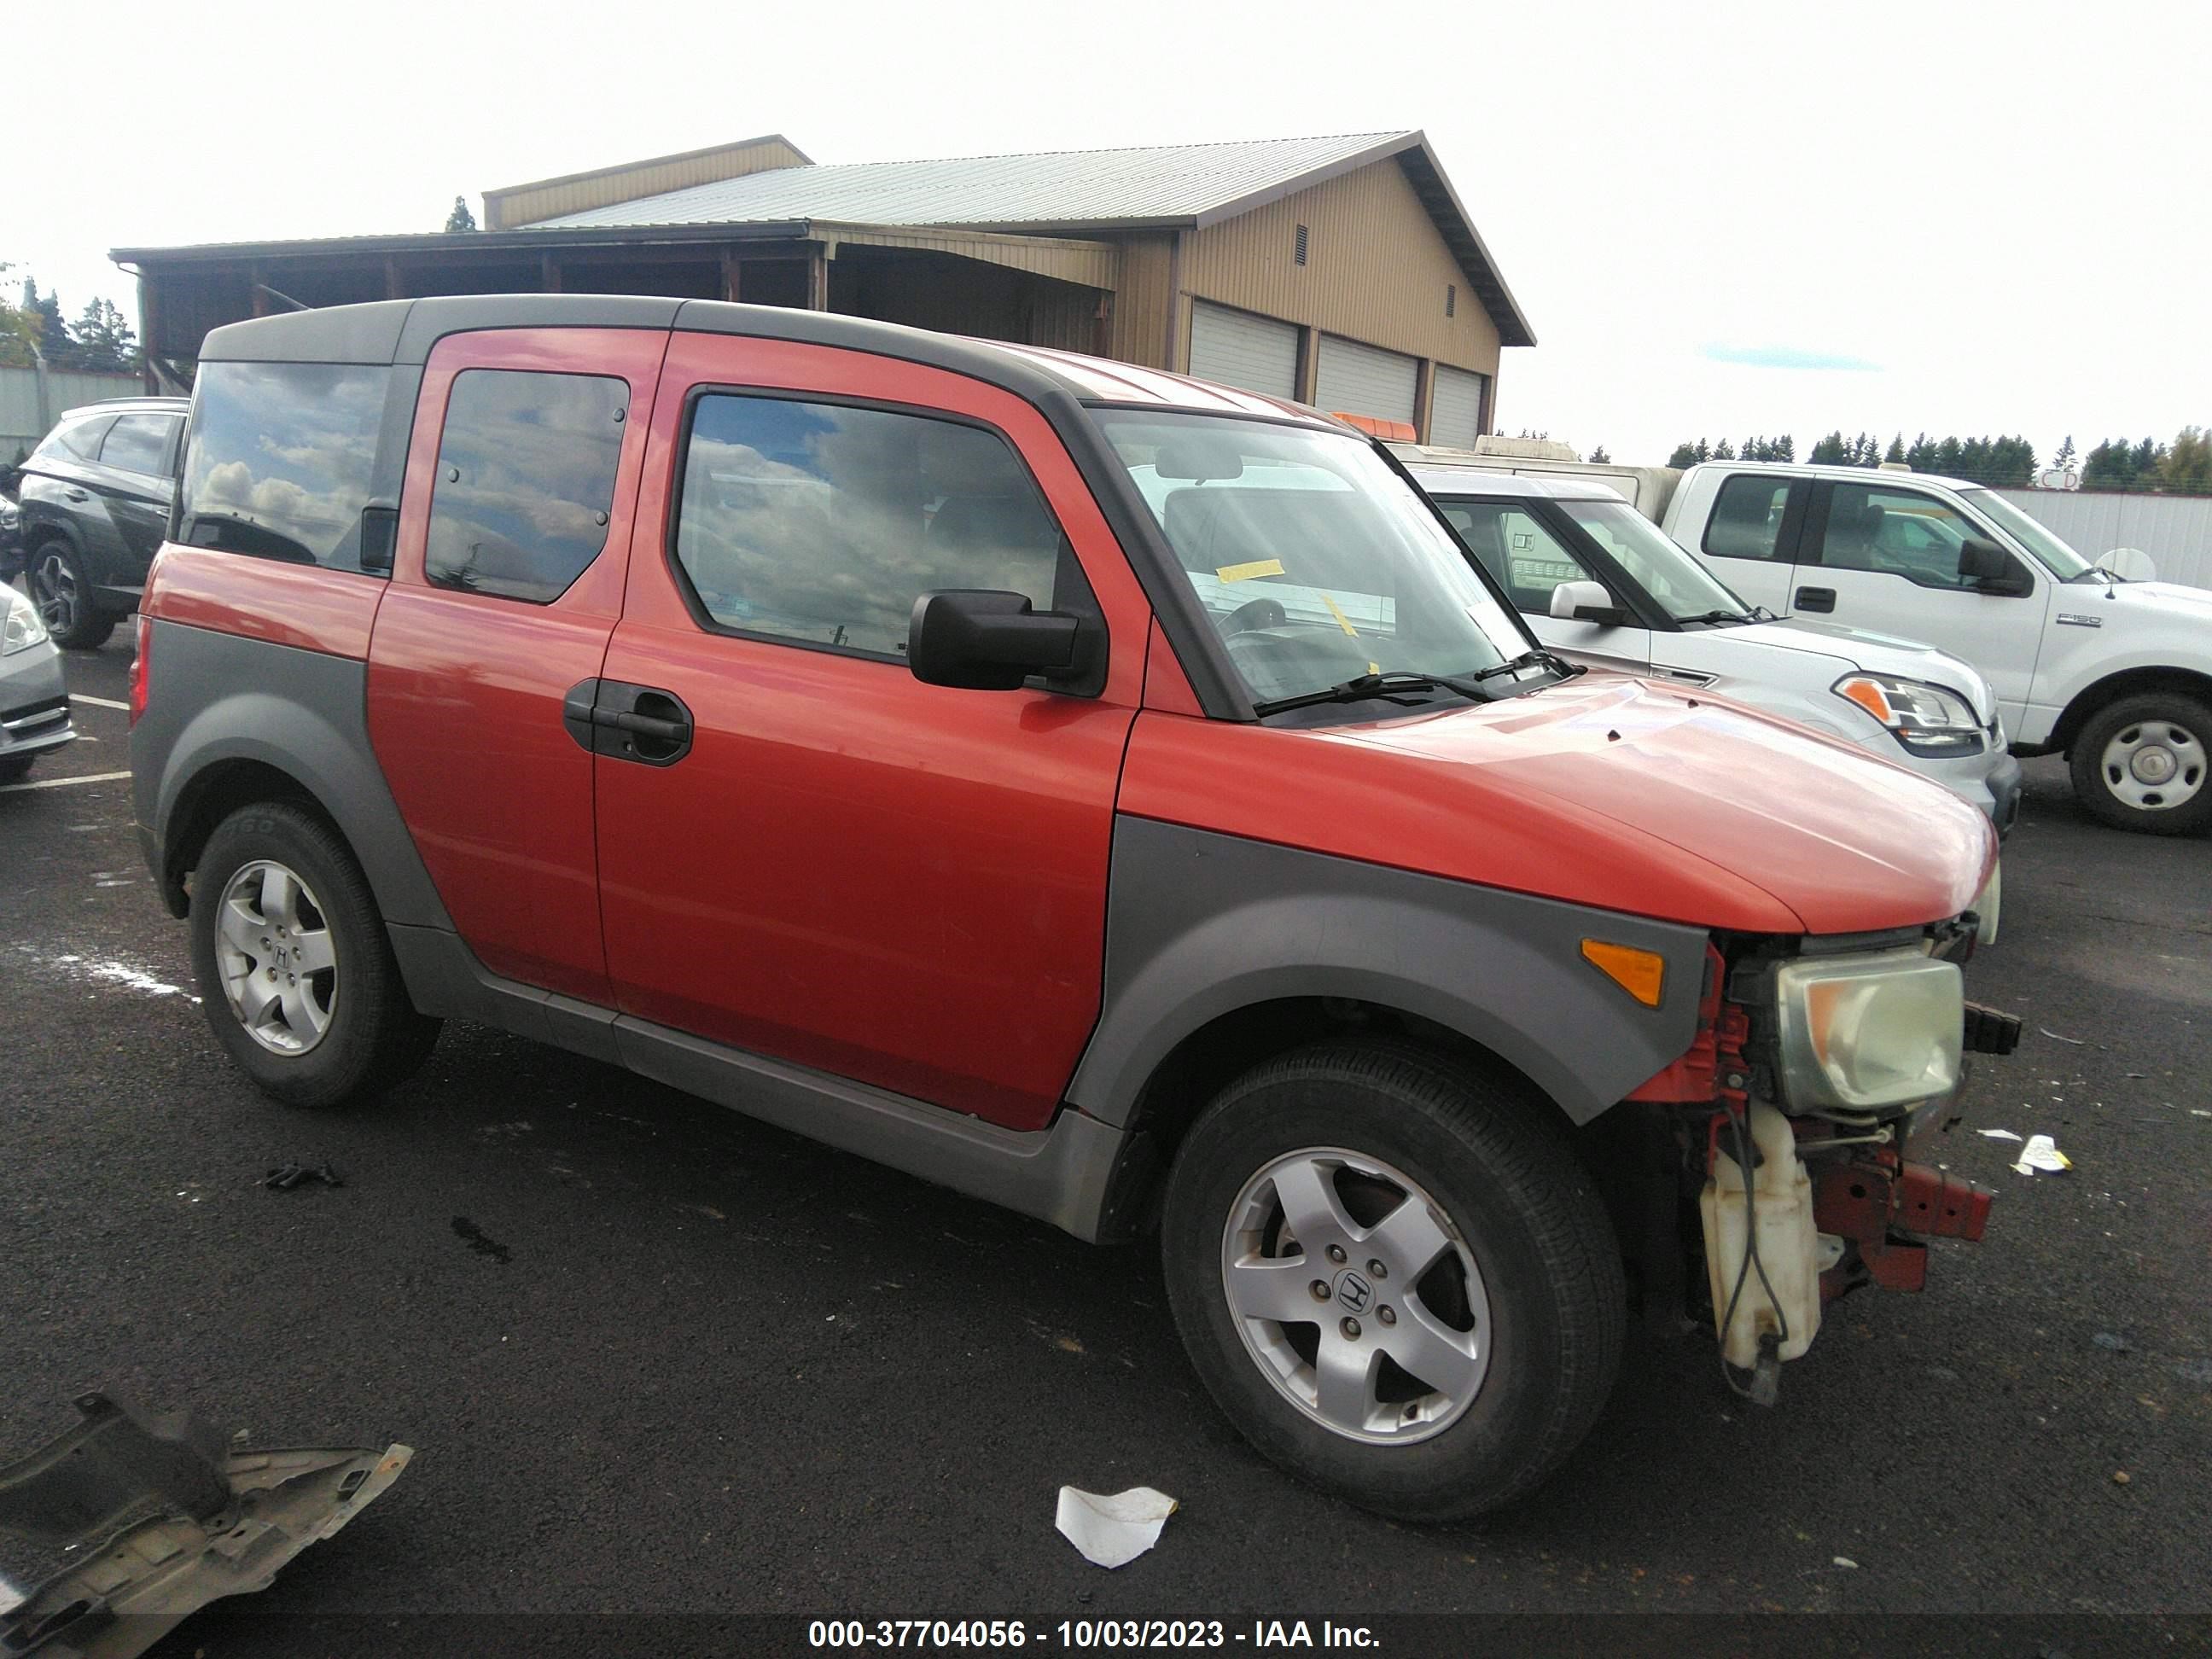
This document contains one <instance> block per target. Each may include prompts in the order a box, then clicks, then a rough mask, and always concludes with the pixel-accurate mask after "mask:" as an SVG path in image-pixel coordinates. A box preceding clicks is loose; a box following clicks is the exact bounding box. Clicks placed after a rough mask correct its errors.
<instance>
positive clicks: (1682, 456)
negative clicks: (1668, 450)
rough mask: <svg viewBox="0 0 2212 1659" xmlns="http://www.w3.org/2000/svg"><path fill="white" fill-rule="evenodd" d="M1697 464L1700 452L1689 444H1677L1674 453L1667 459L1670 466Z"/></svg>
mask: <svg viewBox="0 0 2212 1659" xmlns="http://www.w3.org/2000/svg"><path fill="white" fill-rule="evenodd" d="M1697 464H1698V452H1697V451H1696V450H1694V449H1692V448H1691V447H1690V446H1689V445H1687V444H1676V445H1675V446H1674V453H1673V454H1671V455H1669V456H1668V458H1667V465H1669V466H1695V465H1697Z"/></svg>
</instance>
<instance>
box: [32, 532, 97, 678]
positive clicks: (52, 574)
mask: <svg viewBox="0 0 2212 1659" xmlns="http://www.w3.org/2000/svg"><path fill="white" fill-rule="evenodd" d="M31 601H32V603H33V604H34V605H37V606H38V607H39V615H40V617H41V618H43V619H44V620H45V622H46V631H47V632H48V633H49V634H52V635H53V636H54V643H55V644H56V645H58V646H60V647H63V648H64V649H65V650H70V651H91V650H95V649H97V648H98V647H100V646H102V645H104V644H106V641H107V636H108V635H110V634H112V633H113V632H114V631H115V624H116V622H117V621H118V618H117V617H116V615H115V613H114V612H113V611H103V610H101V609H100V604H99V599H98V596H97V594H96V593H95V592H94V588H93V585H92V579H91V578H90V577H89V576H88V575H86V574H85V570H84V561H83V560H82V559H80V558H78V557H77V555H76V549H75V548H73V547H71V546H70V544H68V543H67V542H64V541H58V540H57V541H51V542H48V543H47V544H46V545H45V546H43V547H41V548H40V549H39V550H38V551H37V552H35V553H33V555H32V556H31Z"/></svg>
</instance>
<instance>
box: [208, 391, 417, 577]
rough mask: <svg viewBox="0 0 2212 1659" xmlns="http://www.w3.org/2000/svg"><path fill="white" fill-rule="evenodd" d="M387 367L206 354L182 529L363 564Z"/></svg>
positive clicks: (279, 553)
mask: <svg viewBox="0 0 2212 1659" xmlns="http://www.w3.org/2000/svg"><path fill="white" fill-rule="evenodd" d="M391 379H392V371H391V370H390V369H389V368H363V367H361V366H359V365H356V364H348V363H206V364H203V365H202V366H201V368H200V371H199V374H198V376H197V379H196V380H195V381H194V385H193V393H192V421H191V437H190V439H189V440H188V453H186V455H185V481H184V491H183V497H182V501H181V503H180V507H179V520H178V522H179V532H180V535H181V538H182V539H183V540H185V541H186V542H188V543H190V544H191V545H193V546H195V547H215V548H221V549H222V550H224V551H226V552H230V553H246V554H250V555H252V556H255V557H258V558H264V559H282V560H283V561H285V562H288V563H291V564H317V565H322V566H324V567H325V568H329V569H332V570H359V569H360V568H361V509H362V507H363V506H365V505H366V504H367V502H368V491H369V478H370V475H371V471H372V469H373V468H374V465H375V464H376V437H377V428H378V425H379V423H380V422H381V421H382V419H383V416H384V393H385V388H386V386H388V385H389V384H390V382H391Z"/></svg>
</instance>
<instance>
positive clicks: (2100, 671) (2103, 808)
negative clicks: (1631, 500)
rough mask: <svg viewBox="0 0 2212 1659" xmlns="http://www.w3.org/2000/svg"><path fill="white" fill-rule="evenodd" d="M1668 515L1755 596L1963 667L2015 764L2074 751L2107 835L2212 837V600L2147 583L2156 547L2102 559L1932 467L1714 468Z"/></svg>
mask: <svg viewBox="0 0 2212 1659" xmlns="http://www.w3.org/2000/svg"><path fill="white" fill-rule="evenodd" d="M1643 505H1644V506H1645V507H1646V510H1647V511H1652V512H1655V513H1656V510H1657V508H1656V505H1655V504H1652V503H1649V502H1647V503H1644V504H1643ZM1664 523H1665V526H1666V529H1667V532H1668V534H1669V535H1671V536H1672V537H1673V538H1674V540H1676V541H1677V542H1679V543H1680V544H1682V545H1683V546H1684V547H1686V548H1688V549H1689V550H1691V551H1692V552H1693V553H1695V554H1697V555H1698V556H1699V558H1700V559H1701V560H1703V561H1704V562H1705V566H1706V568H1708V569H1710V570H1711V571H1713V572H1714V573H1715V574H1717V575H1721V576H1723V578H1724V579H1725V580H1726V581H1727V582H1728V584H1729V586H1731V587H1733V588H1734V589H1735V590H1736V591H1737V592H1740V593H1741V594H1743V595H1744V597H1745V598H1747V599H1750V600H1752V601H1753V602H1754V603H1756V604H1759V605H1766V606H1768V607H1769V608H1771V609H1772V610H1773V611H1777V612H1779V613H1781V614H1783V615H1784V616H1789V617H1793V618H1802V617H1804V616H1805V615H1806V614H1807V613H1808V612H1809V613H1813V614H1814V615H1815V616H1817V617H1820V618H1821V619H1823V620H1826V619H1829V618H1832V619H1833V620H1834V621H1836V622H1838V623H1849V624H1850V625H1851V626H1853V627H1856V628H1871V629H1882V630H1884V631H1887V632H1893V633H1897V634H1900V635H1908V636H1910V637H1912V638H1917V639H1924V640H1934V641H1937V642H1938V643H1940V644H1941V645H1942V646H1943V647H1944V648H1945V649H1947V650H1948V651H1952V652H1955V653H1957V654H1958V655H1960V656H1961V657H1964V658H1965V659H1966V660H1967V661H1968V662H1971V663H1972V664H1973V665H1974V666H1975V667H1977V668H1978V669H1980V670H1981V671H1982V672H1983V673H1984V674H1985V675H1987V676H1988V677H1989V680H1990V684H1991V686H1993V687H1994V688H1995V690H1996V696H1997V706H1998V708H2000V709H2001V710H2002V714H2003V717H2004V724H2005V726H2006V729H2007V730H2008V731H2009V732H2011V734H2012V740H2013V748H2014V752H2015V754H2021V755H2043V754H2051V753H2053V752H2063V753H2064V754H2065V755H2066V757H2068V759H2069V762H2070V763H2071V764H2072V772H2073V779H2074V788H2075V793H2076V794H2077V795H2078V796H2079V797H2080V798H2081V802H2082V804H2083V805H2085V806H2086V807H2087V808H2088V810H2089V811H2092V812H2093V813H2095V814H2096V815H2097V816H2098V817H2100V818H2102V819H2104V820H2105V821H2106V823H2111V824H2114V825H2117V826H2118V827H2119V828H2121V829H2140V830H2147V831H2149V832H2151V833H2154V834H2162V835H2179V834H2185V833H2187V832H2190V831H2192V830H2198V829H2204V828H2205V827H2206V826H2208V825H2212V759H2208V754H2207V750H2208V747H2212V592H2207V591H2206V590H2204V589H2203V588H2195V587H2181V586H2174V585H2172V584H2171V583H2166V582H2158V581H2154V580H2148V577H2150V576H2151V575H2152V574H2154V573H2153V572H2152V571H2151V569H2150V568H2149V561H2148V559H2147V558H2146V557H2145V556H2143V555H2142V554H2140V553H2115V554H2106V555H2104V556H2103V557H2102V558H2101V559H2100V560H2091V559H2088V558H2085V557H2083V556H2081V554H2079V553H2077V552H2075V550H2073V549H2072V548H2070V547H2069V546H2068V545H2067V544H2065V542H2064V541H2063V540H2061V539H2060V538H2058V537H2057V536H2056V535H2054V534H2053V533H2051V531H2049V530H2047V529H2045V527H2044V526H2042V525H2040V524H2039V523H2037V522H2036V521H2035V520H2033V519H2032V518H2030V517H2029V516H2028V515H2027V513H2023V512H2021V509H2020V508H2018V507H2015V506H2014V505H2013V504H2012V503H2011V502H2010V501H2007V500H2006V499H2005V498H2004V497H2003V496H2002V495H1998V494H1997V493H1996V491H1995V490H1993V489H1984V488H1983V487H1981V486H1980V485H1978V484H1971V483H1962V482H1960V480H1957V479H1954V478H1939V477H1930V476H1929V475H1927V474H1924V473H1916V472H1905V471H1891V470H1887V469H1884V470H1882V471H1866V470H1865V469H1863V468H1859V467H1845V466H1790V465H1758V464H1752V465H1746V464H1744V463H1741V462H1711V463H1708V464H1706V465H1702V466H1695V467H1692V468H1691V469H1690V470H1689V471H1687V472H1686V473H1685V474H1684V475H1683V476H1682V479H1681V482H1680V484H1679V485H1678V486H1677V487H1676V488H1675V489H1674V494H1673V499H1672V500H1671V501H1668V503H1667V505H1666V508H1665V517H1664Z"/></svg>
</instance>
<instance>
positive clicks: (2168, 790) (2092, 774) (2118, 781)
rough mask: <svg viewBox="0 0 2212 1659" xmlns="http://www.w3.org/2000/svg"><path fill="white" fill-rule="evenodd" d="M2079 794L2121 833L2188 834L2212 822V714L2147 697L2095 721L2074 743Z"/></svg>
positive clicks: (2178, 700) (2182, 701)
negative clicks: (2128, 830) (2130, 830)
mask: <svg viewBox="0 0 2212 1659" xmlns="http://www.w3.org/2000/svg"><path fill="white" fill-rule="evenodd" d="M2069 764H2070V768H2071V770H2072V773H2073V777H2074V793H2075V795H2076V796H2077V797H2079V798H2080V799H2081V804H2082V805H2084V806H2086V807H2087V808H2088V809H2089V811H2090V812H2091V813H2093V815H2094V816H2096V817H2099V818H2101V819H2103V820H2104V822H2106V823H2109V824H2111V825H2112V826H2113V827H2114V828H2115V829H2135V830H2140V831H2142V832H2143V833H2144V834H2147V835H2153V836H2185V835H2189V834H2191V833H2193V832H2195V831H2197V830H2200V829H2204V828H2205V827H2206V826H2207V825H2208V824H2212V709H2208V708H2206V707H2205V706H2204V705H2203V703H2201V702H2197V700H2196V699H2195V698H2193V697H2187V696H2180V695H2179V694H2177V693H2172V692H2166V691H2147V692H2144V693H2142V695H2140V696H2132V697H2122V698H2121V699H2120V700H2119V701H2118V702H2115V703H2112V705H2111V706H2110V707H2108V708H2104V709H2102V710H2100V712H2098V713H2097V714H2093V715H2091V716H2090V718H2089V721H2088V723H2087V725H2086V726H2083V727H2082V728H2081V731H2080V732H2079V733H2077V734H2076V735H2075V739H2074V750H2073V754H2072V757H2071V760H2070V763H2069Z"/></svg>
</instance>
